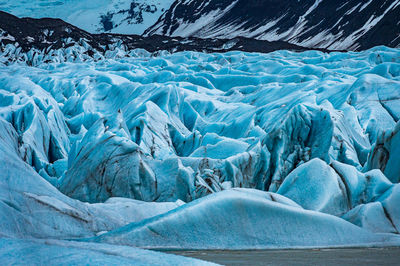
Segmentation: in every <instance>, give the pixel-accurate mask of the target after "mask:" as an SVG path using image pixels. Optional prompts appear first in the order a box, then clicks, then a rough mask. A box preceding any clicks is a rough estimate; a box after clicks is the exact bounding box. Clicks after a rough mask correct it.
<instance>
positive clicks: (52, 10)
mask: <svg viewBox="0 0 400 266" xmlns="http://www.w3.org/2000/svg"><path fill="white" fill-rule="evenodd" d="M172 2H173V0H96V1H89V0H84V1H82V0H58V1H53V0H42V1H24V0H13V1H2V2H0V10H2V11H5V12H9V13H12V14H13V15H16V16H19V17H32V18H44V17H51V18H60V19H62V20H64V21H66V22H68V23H71V24H73V25H75V26H77V27H79V28H82V29H84V30H86V31H88V32H91V33H99V32H111V33H121V34H142V33H143V32H144V30H145V29H147V28H148V27H149V26H151V25H153V24H154V23H155V22H156V21H157V19H158V18H159V17H160V15H161V14H163V13H164V11H166V10H167V9H168V8H169V7H170V5H171V4H172Z"/></svg>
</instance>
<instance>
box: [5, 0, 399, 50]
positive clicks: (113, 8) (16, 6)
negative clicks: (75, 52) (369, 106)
mask: <svg viewBox="0 0 400 266" xmlns="http://www.w3.org/2000/svg"><path fill="white" fill-rule="evenodd" d="M0 10H2V11H6V12H9V13H12V14H14V15H17V16H20V17H24V16H26V17H34V18H43V17H53V18H60V19H63V20H64V21H66V22H68V23H71V24H73V25H75V26H78V27H80V28H82V29H84V30H85V31H88V32H90V33H103V32H107V33H117V34H138V35H142V34H143V33H144V34H145V35H154V34H157V35H165V36H173V37H177V36H180V37H198V38H203V39H204V38H220V39H232V38H236V37H246V38H254V39H257V40H267V41H278V40H279V41H286V42H290V43H292V44H297V45H300V46H305V47H309V48H326V49H330V50H365V49H368V48H371V47H374V46H377V45H386V46H388V47H396V46H398V45H399V44H400V37H399V36H400V0H393V1H387V0H374V1H372V0H338V1H330V0H297V1H295V0H279V1H277V0H250V1H249V0H190V1H188V0H175V1H173V0H163V1H160V0H112V1H106V0H101V1H96V4H95V5H94V4H93V2H92V1H87V0H85V1H78V0H68V1H67V0H62V1H51V0H43V1H40V2H39V3H38V2H36V1H22V0H16V1H6V2H1V3H0Z"/></svg>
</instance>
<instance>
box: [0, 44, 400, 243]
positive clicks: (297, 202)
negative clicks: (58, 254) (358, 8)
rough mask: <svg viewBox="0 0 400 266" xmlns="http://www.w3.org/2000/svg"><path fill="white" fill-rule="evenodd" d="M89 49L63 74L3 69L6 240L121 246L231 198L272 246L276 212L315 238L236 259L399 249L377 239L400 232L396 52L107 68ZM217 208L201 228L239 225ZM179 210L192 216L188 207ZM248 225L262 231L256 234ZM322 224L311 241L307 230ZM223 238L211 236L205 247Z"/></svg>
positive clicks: (143, 56) (1, 160) (0, 105)
mask: <svg viewBox="0 0 400 266" xmlns="http://www.w3.org/2000/svg"><path fill="white" fill-rule="evenodd" d="M8 48H10V47H8ZM78 48H79V47H78ZM78 48H77V47H76V46H73V47H69V48H67V49H64V50H60V51H59V52H60V54H62V55H60V56H61V57H63V58H64V59H63V60H65V62H64V63H50V64H46V63H44V61H45V60H44V59H43V58H41V57H40V56H38V55H37V54H36V55H35V53H34V52H31V53H30V55H29V58H30V59H32V60H33V59H35V60H36V61H35V62H36V63H35V64H34V65H36V66H35V67H29V66H27V65H26V64H24V63H22V62H20V63H10V64H9V65H7V66H6V65H0V83H1V84H2V86H1V88H0V131H1V134H0V150H1V153H0V168H1V169H0V170H1V171H0V181H1V183H2V186H1V187H2V188H0V199H1V201H0V204H1V206H0V207H1V210H2V213H4V214H5V215H4V217H5V219H3V220H2V224H3V225H4V226H1V230H2V232H1V234H2V235H5V236H9V237H24V236H32V237H43V238H81V237H93V236H95V235H101V234H104V239H106V238H107V239H112V238H108V237H109V236H111V235H113V236H115V232H112V233H108V234H107V232H109V231H112V230H115V229H117V228H119V227H121V226H124V225H127V224H129V223H132V222H138V223H139V222H141V221H142V223H143V224H147V222H148V221H149V220H145V221H143V219H147V218H151V217H154V218H153V219H154V220H151V221H153V222H157V224H158V223H159V226H160V227H162V226H163V225H162V224H163V221H164V218H165V217H172V216H171V215H172V214H171V213H173V212H174V209H175V208H176V207H179V206H181V205H182V204H183V202H182V201H184V202H190V201H192V202H193V205H190V206H203V205H201V204H200V203H201V202H202V199H200V201H197V199H199V198H203V197H206V196H207V195H209V194H216V195H222V196H215V197H216V198H215V199H218V200H216V201H218V202H219V203H218V204H217V205H218V206H220V207H218V208H221V209H229V208H226V205H229V204H233V205H235V204H236V203H237V202H240V201H241V200H244V201H246V203H245V204H244V205H246V206H248V208H249V213H247V212H239V213H237V215H236V217H235V219H237V220H233V221H234V222H236V223H239V222H241V221H244V222H246V223H248V226H249V228H250V229H247V230H255V232H257V234H259V235H263V236H265V235H266V231H263V230H264V229H260V228H259V227H261V226H263V225H264V224H265V219H266V218H267V217H266V216H263V215H266V214H265V213H264V212H270V211H271V208H272V209H273V210H274V213H275V214H276V217H274V218H273V221H274V223H276V224H277V225H278V224H282V221H285V220H284V219H283V218H287V219H288V224H289V225H290V226H289V225H288V227H283V228H286V229H284V230H289V231H290V230H291V229H287V228H290V227H291V226H295V227H296V226H298V228H301V229H299V231H301V232H303V233H304V232H309V231H312V232H313V233H312V234H311V235H296V234H294V233H293V232H291V231H290V233H291V234H292V233H293V234H294V236H295V237H293V238H290V237H289V236H287V235H285V234H280V233H279V232H277V233H276V235H274V237H276V239H275V240H274V241H275V242H274V241H272V240H271V239H269V240H268V239H265V240H262V241H264V242H262V241H261V242H257V241H256V240H255V239H256V238H257V234H255V233H254V234H253V233H251V234H250V233H249V235H250V236H252V237H253V238H250V240H243V239H245V236H244V234H247V233H246V231H245V232H243V234H242V235H240V236H238V238H234V237H233V236H232V237H230V238H229V237H228V238H225V239H223V240H221V241H222V242H218V241H217V242H215V243H216V245H217V246H218V245H219V246H220V247H228V243H234V242H235V241H239V242H240V241H242V240H243V245H242V246H240V244H235V245H236V246H237V247H238V248H246V247H245V246H246V245H249V246H252V247H253V246H254V247H256V246H257V245H258V244H260V245H261V246H263V247H267V246H268V247H271V246H280V247H283V246H297V245H299V246H302V245H309V246H312V245H317V246H321V245H328V246H331V245H347V244H349V245H364V244H365V245H366V244H367V243H375V242H376V243H380V244H382V245H383V244H385V241H386V240H388V239H385V238H382V236H381V235H380V236H379V235H378V236H377V235H374V234H372V233H371V231H372V232H384V233H398V228H399V221H400V217H399V215H398V214H399V213H400V212H399V210H398V207H397V206H398V204H396V202H398V196H399V190H398V184H393V183H396V182H398V175H397V173H398V169H399V168H398V164H396V162H397V161H398V160H397V150H398V146H399V141H397V139H398V123H399V122H398V117H399V115H400V114H399V109H398V108H397V106H398V104H397V103H398V99H399V98H400V97H399V90H398V88H399V86H400V78H399V75H400V61H399V54H400V52H399V50H398V49H388V48H385V47H378V48H375V49H372V50H369V51H365V52H361V53H330V54H325V53H321V52H316V51H309V52H304V53H293V52H288V51H278V52H274V53H270V54H257V53H241V52H230V53H226V54H204V53H196V52H182V53H175V54H169V53H166V52H160V53H157V54H154V55H151V54H149V53H146V52H144V51H131V52H129V54H127V53H126V52H124V51H123V50H118V48H116V50H115V51H114V52H115V53H113V54H108V55H107V56H106V58H108V59H104V58H102V59H101V58H97V59H96V60H94V59H92V58H90V57H89V58H85V60H81V59H80V56H82V55H83V53H82V50H80V48H79V49H78ZM81 48H82V47H81ZM68 49H69V50H68ZM55 52H56V51H55ZM65 52H67V53H68V55H69V56H67V57H64V53H65ZM119 52H121V53H119ZM127 55H130V56H127ZM2 56H5V59H7V56H8V55H7V54H6V53H5V52H4V53H3V54H2ZM27 56H28V55H27ZM125 56H127V57H125ZM3 59H4V58H3ZM53 59H54V60H50V61H51V62H57V60H58V59H59V58H58V57H57V56H55V57H54V58H53ZM100 59H101V60H100ZM46 60H47V59H46ZM6 61H7V60H6ZM83 61H85V62H83ZM2 62H3V61H2ZM396 123H397V126H396ZM232 187H247V188H257V189H259V190H265V191H271V192H278V193H281V194H283V195H284V196H286V197H287V198H286V197H283V196H278V195H277V194H273V196H272V197H273V198H274V199H276V198H279V199H280V200H282V201H285V202H286V203H288V202H289V201H290V202H291V203H290V204H288V205H290V206H291V207H290V208H293V207H294V206H296V210H295V211H292V210H290V211H289V210H288V208H289V207H285V206H283V207H282V206H281V205H279V207H276V206H275V205H273V206H272V207H271V204H272V203H271V200H272V197H270V198H268V197H269V196H268V197H267V196H264V198H265V197H267V198H268V199H267V200H265V199H262V200H261V201H262V202H261V203H260V202H259V199H258V198H257V199H254V197H253V196H251V197H250V196H249V197H250V198H251V199H250V201H249V202H248V201H247V196H246V197H244V198H243V197H242V194H235V193H233V194H230V195H231V196H230V198H229V200H226V199H225V198H224V197H225V196H224V195H227V194H225V193H228V192H229V191H230V189H231V188H232ZM56 188H57V189H59V190H60V191H61V192H63V193H64V194H62V193H60V191H58V190H57V189H56ZM227 190H228V192H227ZM305 191H307V193H305ZM254 193H256V192H254ZM257 193H258V192H257ZM260 193H263V192H260ZM121 197H124V198H127V199H121ZM129 198H130V199H129ZM261 198H262V197H261ZM290 199H291V200H293V201H291V200H290ZM78 200H79V201H78ZM82 201H85V202H88V203H83V202H82ZM142 201H147V202H148V203H144V202H142ZM254 201H255V202H258V203H256V204H255V205H256V206H257V207H254V204H253V203H254ZM197 204H199V205H197ZM274 204H275V203H274ZM204 206H205V205H204ZM204 206H203V207H202V208H203V209H204V210H203V209H202V211H201V212H199V213H197V214H196V212H194V213H193V215H194V216H193V217H195V216H196V215H197V216H196V217H197V218H201V216H202V214H204V213H207V215H208V216H210V217H211V218H209V219H216V220H217V221H218V223H219V225H220V226H222V224H224V223H225V224H229V221H231V219H232V216H231V214H229V213H228V212H227V213H224V212H222V216H223V217H222V216H220V214H219V211H218V210H219V209H218V210H216V209H215V210H214V209H212V208H213V207H211V206H212V204H210V208H211V210H214V211H211V210H210V211H207V210H206V207H204ZM300 206H301V207H302V208H304V209H302V208H300ZM190 208H192V207H190ZM290 208H289V209H290ZM147 209H151V211H147ZM179 210H180V211H179V213H185V214H184V215H183V216H184V217H186V214H187V213H186V212H183V211H182V210H185V208H184V206H182V207H180V209H179ZM168 211H172V212H170V213H169V214H168V215H167V214H165V215H166V216H163V215H162V214H163V213H165V212H168ZM258 211H260V213H258ZM275 211H276V212H275ZM322 212H325V213H328V214H331V215H325V214H321V213H322ZM232 213H234V212H232ZM160 214H161V216H158V215H160ZM250 214H251V215H254V217H255V220H254V221H253V220H246V219H247V218H246V215H250ZM321 215H322V216H321ZM324 215H325V216H324ZM332 215H334V216H332ZM198 216H200V217H198ZM335 216H336V217H335ZM190 217H191V216H190V215H188V216H187V218H184V219H188V221H189V220H190V219H194V218H193V217H192V218H190ZM315 217H316V218H315ZM321 217H322V218H321ZM197 218H196V219H197ZM314 218H315V219H317V220H318V221H319V222H318V225H316V226H315V228H314V227H313V228H310V226H311V225H307V223H306V222H305V221H312V220H313V219H314ZM165 219H166V218H165ZM182 219H183V218H182ZM184 219H183V220H184ZM282 219H283V220H282ZM319 219H320V220H319ZM346 220H347V221H349V222H351V223H353V224H355V225H357V226H359V227H362V228H364V229H366V230H368V231H369V232H366V231H365V230H361V229H359V227H354V226H355V225H354V226H352V225H351V224H350V223H348V222H346ZM168 221H173V222H171V224H174V226H177V228H176V230H178V227H180V226H182V228H183V229H184V228H185V225H182V224H179V223H178V222H176V221H175V220H173V219H172V218H171V220H170V218H168ZM261 221H262V222H261ZM289 221H290V222H289ZM303 222H304V223H303ZM137 226H138V224H133V225H132V224H131V225H129V226H128V227H126V228H136V227H137ZM202 226H203V225H202ZM202 226H199V227H198V228H197V227H195V228H197V229H198V231H196V230H197V229H196V230H195V231H193V232H192V233H193V235H192V236H190V237H189V236H188V234H189V233H188V230H187V231H185V230H186V229H185V230H183V231H182V233H179V234H180V237H182V238H183V239H187V242H185V243H183V244H184V245H182V246H185V247H189V246H191V245H194V244H193V243H194V242H193V241H194V240H193V237H194V236H195V235H198V234H200V232H203V230H206V229H204V227H202ZM320 227H321V228H325V227H332V228H336V229H337V230H338V231H337V232H341V233H340V234H339V235H340V236H338V235H337V234H336V233H334V232H331V231H329V232H328V231H323V230H328V229H321V228H320ZM137 228H139V227H137ZM140 228H142V229H143V228H144V229H143V230H144V231H143V232H145V233H143V236H146V238H143V239H144V240H143V239H142V238H140V237H139V238H137V240H135V241H138V242H134V241H133V240H132V239H131V237H130V236H128V235H130V233H129V232H128V231H129V230H128V231H127V232H126V233H127V235H125V234H124V236H123V238H124V239H126V241H127V242H126V243H129V244H130V243H133V245H136V244H138V245H149V246H151V245H156V242H152V241H156V240H155V239H156V238H153V237H154V236H152V237H149V238H147V236H148V235H147V234H148V233H149V232H147V231H146V230H147V229H146V228H147V227H146V226H144V227H140ZM354 228H356V229H354ZM142 229H140V230H142ZM214 229H215V230H216V229H218V228H217V227H215V228H213V229H210V231H207V230H208V229H207V230H206V232H207V233H206V234H205V236H204V239H203V240H204V243H205V245H209V242H207V241H208V240H207V236H210V239H213V238H212V237H211V233H210V232H211V231H212V230H214ZM311 229H313V230H314V229H315V230H314V231H313V230H311ZM124 230H125V229H124ZM138 230H139V229H138ZM174 230H175V229H174ZM265 230H266V229H265ZM271 230H272V229H271ZM318 230H322V231H318ZM332 230H333V229H332ZM347 230H349V232H353V230H355V231H354V234H353V235H354V237H353V238H350V236H342V235H341V234H342V233H343V234H344V235H346V234H347V235H349V234H348V233H345V232H347ZM359 230H361V231H359ZM150 231H151V230H150ZM289 231H288V232H289ZM132 232H134V233H132V236H133V235H134V236H135V237H136V233H137V232H138V231H137V230H136V229H135V230H133V231H132ZM301 232H299V233H298V234H301ZM315 232H320V233H321V234H327V235H329V236H332V239H336V240H321V238H320V237H319V236H318V234H317V233H315ZM128 233H129V234H128ZM140 234H141V233H140ZM162 235H164V236H165V237H166V238H165V239H167V240H169V236H170V235H168V236H167V233H166V231H164V232H163V234H162ZM350 235H352V234H350ZM247 236H248V235H247ZM388 237H389V236H388ZM389 238H390V237H389ZM135 239H136V238H135ZM141 239H142V240H143V242H140V241H142V240H141ZM146 239H148V241H149V242H146V241H147V240H146ZM167 240H166V241H167ZM203 240H202V241H203ZM389 240H390V239H389ZM389 240H388V241H389ZM107 241H108V240H107ZM110 241H114V240H110ZM115 241H116V240H115ZM124 241H125V240H124ZM132 241H133V242H132ZM174 241H178V240H177V239H175V240H174ZM246 241H249V242H246ZM252 241H253V242H252ZM390 241H391V240H390ZM390 241H389V242H388V243H392V242H390ZM165 243H166V242H165ZM165 243H164V244H162V242H161V244H160V245H164V246H167V244H165ZM171 243H174V242H171ZM304 243H306V244H304ZM393 243H394V242H393ZM175 244H176V246H179V245H180V243H178V242H175ZM175 244H174V245H175ZM235 245H233V244H232V246H235ZM212 247H216V246H212Z"/></svg>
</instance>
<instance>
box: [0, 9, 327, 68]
mask: <svg viewBox="0 0 400 266" xmlns="http://www.w3.org/2000/svg"><path fill="white" fill-rule="evenodd" d="M137 48H142V49H146V51H148V52H158V51H160V50H165V51H169V52H177V51H188V50H189V51H204V52H217V51H218V52H227V51H233V50H239V51H248V52H264V53H265V52H271V51H275V50H279V49H286V50H293V51H305V50H308V48H304V47H301V46H297V45H294V44H290V43H287V42H282V41H275V42H268V41H261V40H255V39H247V38H235V39H199V38H195V37H188V38H182V37H168V36H159V35H151V36H147V37H145V36H140V35H121V34H111V33H101V34H91V33H88V32H86V31H84V30H81V29H79V28H77V27H75V26H73V25H71V24H69V23H66V22H64V21H62V20H61V19H52V18H42V19H33V18H18V17H16V16H13V15H11V14H8V13H6V12H2V11H0V50H1V51H2V52H3V53H7V56H5V57H3V58H1V60H6V61H7V62H14V61H21V60H22V61H24V62H26V63H28V64H30V65H36V64H39V63H42V62H53V61H64V60H71V59H72V58H74V59H75V60H84V61H85V60H87V59H93V58H104V57H108V58H110V57H114V56H117V57H124V56H127V55H128V54H129V51H131V50H133V49H137ZM6 51H7V52H6ZM111 51H112V52H111ZM117 51H118V52H117ZM322 51H323V49H322ZM3 62H4V63H5V61H3Z"/></svg>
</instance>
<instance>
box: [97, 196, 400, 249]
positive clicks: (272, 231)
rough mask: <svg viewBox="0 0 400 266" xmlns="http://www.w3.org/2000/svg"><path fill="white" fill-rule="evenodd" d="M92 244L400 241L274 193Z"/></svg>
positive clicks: (206, 207) (184, 211)
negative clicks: (311, 209)
mask: <svg viewBox="0 0 400 266" xmlns="http://www.w3.org/2000/svg"><path fill="white" fill-rule="evenodd" d="M193 232H196V233H195V234H194V233H193ZM94 240H95V241H97V242H102V243H112V244H117V243H119V244H124V245H130V246H136V247H157V248H182V249H190V248H194V249H243V248H249V247H252V248H288V247H315V246H319V247H321V246H368V245H398V244H399V241H400V238H399V237H398V236H396V235H385V234H372V233H371V232H368V231H367V230H363V229H361V228H359V227H357V226H355V225H353V224H351V223H349V222H346V221H344V220H342V219H340V218H337V217H335V216H331V215H327V214H322V213H319V212H314V211H307V210H304V209H302V208H301V207H299V206H296V204H295V203H293V202H291V201H290V200H288V199H285V198H284V197H282V196H280V195H277V194H274V193H269V192H261V191H254V190H244V189H240V190H238V189H234V190H230V191H223V192H220V193H216V194H213V195H210V196H207V197H204V198H202V199H200V200H196V201H193V202H191V203H188V204H186V205H184V206H181V207H179V208H177V209H175V210H173V211H170V212H168V213H166V214H163V215H161V216H158V217H155V218H153V219H148V220H144V221H142V222H140V223H133V224H130V225H127V226H125V227H122V228H120V229H117V230H115V231H112V232H109V233H106V234H103V235H101V236H99V237H97V238H96V239H94Z"/></svg>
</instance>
